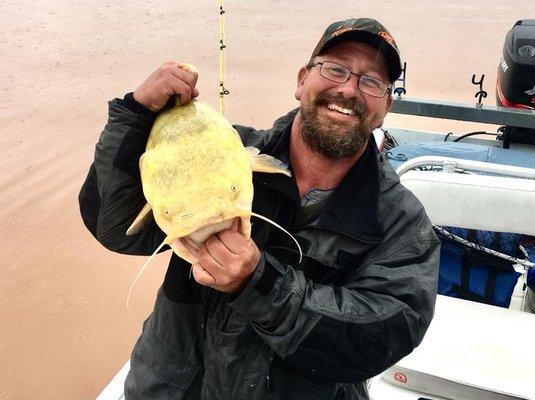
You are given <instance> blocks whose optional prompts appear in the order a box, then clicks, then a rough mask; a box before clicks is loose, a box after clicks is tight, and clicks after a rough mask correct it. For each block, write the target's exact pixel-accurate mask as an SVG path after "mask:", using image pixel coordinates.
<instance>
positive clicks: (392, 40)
mask: <svg viewBox="0 0 535 400" xmlns="http://www.w3.org/2000/svg"><path fill="white" fill-rule="evenodd" d="M377 34H378V35H379V36H381V37H382V38H383V39H384V40H386V41H387V42H388V43H390V44H391V45H392V46H394V39H393V38H392V36H390V35H389V34H388V32H385V31H379V32H378V33H377Z"/></svg>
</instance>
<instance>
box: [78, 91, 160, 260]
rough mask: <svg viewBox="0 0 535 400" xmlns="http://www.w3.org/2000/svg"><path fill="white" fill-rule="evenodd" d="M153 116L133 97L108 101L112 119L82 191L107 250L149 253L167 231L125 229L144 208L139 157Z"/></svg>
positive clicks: (83, 206) (92, 226)
mask: <svg viewBox="0 0 535 400" xmlns="http://www.w3.org/2000/svg"><path fill="white" fill-rule="evenodd" d="M153 121H154V114H153V113H151V112H150V111H149V110H146V109H145V110H143V109H142V106H141V105H139V104H137V103H135V101H134V100H133V98H132V97H131V94H130V95H127V96H125V99H124V100H122V99H115V100H112V101H110V102H109V115H108V123H107V124H106V126H105V128H104V131H103V132H102V134H101V136H100V139H99V141H98V143H97V145H96V147H95V160H94V163H93V164H92V166H91V168H90V170H89V174H88V176H87V178H86V181H85V182H84V185H83V187H82V190H81V191H80V195H79V204H80V212H81V214H82V218H83V220H84V223H85V224H86V226H87V227H88V228H89V230H90V231H91V233H92V234H93V235H94V236H95V237H96V239H97V240H98V241H99V242H100V243H102V244H103V245H104V246H105V247H106V248H108V249H110V250H112V251H115V252H119V253H125V254H134V255H148V254H151V253H152V252H153V251H154V250H155V249H156V248H157V246H158V245H159V244H160V243H161V242H162V241H163V239H164V237H165V234H164V233H163V232H162V231H161V230H160V229H159V228H158V226H157V225H156V223H155V222H154V221H152V222H151V223H150V224H149V225H148V226H146V227H145V228H144V229H142V230H141V231H140V232H139V233H138V234H136V235H133V236H126V230H127V229H128V227H129V226H130V224H131V223H132V222H133V221H134V219H135V217H136V216H137V214H138V213H139V212H140V211H141V209H142V208H143V206H144V205H145V203H146V201H145V198H144V197H143V191H142V187H141V179H140V174H139V157H140V156H141V155H142V154H143V152H144V151H145V146H146V143H147V139H148V135H149V132H150V128H151V127H152V123H153Z"/></svg>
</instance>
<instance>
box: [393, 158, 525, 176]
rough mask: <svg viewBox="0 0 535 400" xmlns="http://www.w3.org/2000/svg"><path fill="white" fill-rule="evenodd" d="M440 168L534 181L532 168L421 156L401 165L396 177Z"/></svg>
mask: <svg viewBox="0 0 535 400" xmlns="http://www.w3.org/2000/svg"><path fill="white" fill-rule="evenodd" d="M426 165H437V166H441V167H442V168H443V170H444V171H445V172H454V171H455V169H457V168H460V169H467V170H470V171H479V172H485V173H490V174H497V175H501V176H510V177H515V178H524V179H535V169H534V168H523V167H515V166H513V165H502V164H492V163H487V162H482V161H473V160H463V159H460V158H451V157H440V156H422V157H415V158H413V159H411V160H409V161H407V162H405V163H403V164H402V165H401V166H400V167H399V168H398V169H397V170H396V173H397V174H398V175H402V174H404V173H405V172H407V171H410V170H411V169H414V168H418V167H422V166H426Z"/></svg>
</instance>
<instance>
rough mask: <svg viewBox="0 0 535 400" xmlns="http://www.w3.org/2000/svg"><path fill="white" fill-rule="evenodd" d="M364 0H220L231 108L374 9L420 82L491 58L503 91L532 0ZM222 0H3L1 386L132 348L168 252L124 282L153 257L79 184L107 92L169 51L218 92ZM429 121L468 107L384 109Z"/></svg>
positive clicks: (445, 96)
mask: <svg viewBox="0 0 535 400" xmlns="http://www.w3.org/2000/svg"><path fill="white" fill-rule="evenodd" d="M514 3H515V4H514V7H512V6H511V5H510V4H511V2H508V1H497V0H479V1H464V0H462V1H461V0H454V1H449V2H443V1H437V0H432V1H427V2H420V1H415V0H410V1H406V2H403V3H400V2H397V1H382V2H375V1H371V0H364V1H360V2H358V3H355V2H349V1H343V0H332V1H326V2H310V1H293V2H285V1H282V0H278V1H277V0H270V1H264V0H261V1H255V2H252V1H247V2H244V1H239V2H238V1H232V0H231V1H226V2H225V8H226V10H227V14H226V42H227V60H228V61H227V78H226V87H227V88H228V89H229V90H230V93H231V94H230V96H229V97H228V98H227V108H228V118H229V119H230V120H231V121H232V122H237V123H238V122H239V123H241V124H249V125H253V126H256V127H268V126H269V125H270V123H271V122H272V121H273V119H274V118H276V117H277V116H279V115H281V114H283V113H285V112H286V111H287V110H289V109H290V108H293V107H295V106H296V102H295V100H294V98H293V92H294V90H295V86H296V75H297V70H298V68H299V67H300V66H301V65H304V64H305V63H306V61H307V60H308V56H309V53H310V51H311V50H312V49H313V47H314V46H315V44H316V42H317V40H318V39H319V36H320V34H321V32H322V30H323V29H324V27H325V26H326V25H327V24H328V23H330V22H331V21H333V20H337V19H342V18H346V17H349V16H373V17H376V18H377V19H379V20H380V21H382V22H383V23H384V24H385V25H386V26H387V27H388V28H389V29H390V30H391V33H392V34H393V36H394V37H395V38H396V40H397V42H398V45H399V47H400V48H401V49H402V54H403V58H404V59H405V60H406V61H408V65H409V68H408V71H409V76H408V80H407V83H408V85H409V87H408V94H409V95H410V96H411V97H427V98H439V99H442V100H452V101H465V102H472V101H474V99H473V97H474V94H475V92H476V90H475V89H474V87H473V86H472V85H471V84H470V79H471V76H472V74H473V73H476V74H483V73H484V74H485V75H486V79H485V88H486V90H487V91H488V92H489V98H488V99H487V100H486V104H494V98H493V93H494V82H495V79H496V68H497V65H498V60H499V57H500V54H501V48H502V46H503V40H504V36H505V33H506V32H507V31H508V30H509V29H510V27H511V26H512V24H513V23H514V22H515V21H516V20H517V19H520V18H523V17H524V18H526V17H533V2H532V0H519V1H515V2H514ZM218 7H219V5H218V3H217V2H216V1H207V0H201V1H198V0H196V1H193V0H185V1H180V2H171V3H170V2H163V1H156V0H148V1H143V2H140V1H135V2H131V1H130V2H127V1H125V0H120V1H113V2H112V1H97V2H88V1H81V2H68V1H65V0H56V1H51V0H33V1H28V0H22V1H14V0H7V1H3V2H1V3H0V12H1V14H2V26H1V28H0V30H1V35H0V52H1V54H2V58H1V60H0V68H1V69H0V72H1V75H2V82H1V84H0V93H1V94H2V96H0V129H1V135H0V193H1V196H0V226H1V229H0V243H1V247H0V248H1V251H0V255H1V260H2V263H1V265H0V315H1V316H2V318H0V400H12V399H67V398H69V399H92V398H95V397H96V396H97V394H98V393H99V392H100V391H101V390H102V388H103V387H104V386H105V385H106V383H107V382H108V381H109V380H110V379H111V377H112V376H113V375H114V374H115V373H116V372H117V370H118V369H119V368H120V366H121V365H122V364H123V363H124V362H125V361H126V359H127V358H128V357H129V354H130V351H131V348H132V345H133V343H134V341H135V340H136V338H137V336H138V335H139V332H140V329H141V323H142V321H143V320H144V319H145V318H146V316H147V315H148V313H149V312H150V310H151V307H152V303H153V300H154V296H155V293H156V290H157V288H158V286H159V284H160V282H161V280H162V277H163V274H164V273H165V266H166V261H167V258H168V255H166V254H163V255H160V256H159V257H158V258H157V259H156V261H155V262H154V263H153V265H152V266H151V267H150V268H149V269H148V270H147V272H146V273H145V275H144V276H143V277H142V278H141V280H140V281H139V282H138V285H137V287H136V289H135V291H134V293H133V297H132V301H131V309H132V310H131V311H130V312H127V311H126V295H127V293H128V287H129V285H130V283H131V281H132V279H133V278H134V276H135V274H136V272H137V269H138V268H139V267H140V266H141V264H142V263H143V260H144V258H142V257H133V256H123V255H119V254H114V253H111V252H109V251H108V250H106V249H104V248H103V247H102V246H100V245H99V244H98V243H97V242H96V241H95V240H94V239H93V238H92V237H91V235H90V234H89V233H88V231H87V230H86V229H85V228H84V226H83V224H82V222H81V219H80V217H79V213H78V205H77V194H78V190H79V188H80V186H81V184H82V181H83V178H84V176H85V173H86V171H87V169H88V167H89V164H90V162H91V159H92V154H93V149H94V144H95V142H96V141H97V139H98V135H99V132H100V130H101V129H102V126H103V125H104V123H105V121H106V115H107V110H106V102H107V101H108V100H109V99H111V98H113V97H116V96H122V95H123V94H124V93H125V92H127V91H131V90H134V89H135V88H136V86H137V85H138V84H139V83H140V82H141V81H142V80H143V79H144V78H145V77H146V76H148V74H149V73H150V72H151V71H152V70H153V69H155V68H156V67H157V66H158V65H159V64H161V63H162V62H164V61H166V60H169V59H174V60H177V61H187V62H191V63H194V64H196V65H197V67H198V69H199V70H200V72H201V76H200V79H199V88H200V91H201V98H202V99H203V100H205V101H207V102H209V103H211V104H212V105H213V106H215V107H217V104H218V64H217V63H218V53H217V49H218V46H217V44H218V29H219V26H218V20H217V18H218V12H217V11H218ZM386 123H387V124H390V125H398V126H405V127H413V128H419V129H431V130H435V131H450V130H457V131H460V132H464V131H467V130H470V129H471V127H470V126H469V127H466V126H465V125H461V124H459V123H452V122H444V121H435V120H424V121H415V120H413V119H407V118H402V117H399V116H389V117H387V121H386Z"/></svg>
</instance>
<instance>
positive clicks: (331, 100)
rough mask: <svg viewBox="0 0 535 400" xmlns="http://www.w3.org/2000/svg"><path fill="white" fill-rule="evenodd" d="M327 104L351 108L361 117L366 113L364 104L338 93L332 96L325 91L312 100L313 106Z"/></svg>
mask: <svg viewBox="0 0 535 400" xmlns="http://www.w3.org/2000/svg"><path fill="white" fill-rule="evenodd" d="M327 104H336V105H337V106H339V107H342V108H347V109H348V110H352V111H354V112H355V114H356V115H357V116H359V117H363V116H364V115H365V114H366V105H365V104H363V103H359V102H357V101H356V100H354V99H347V98H345V97H343V96H342V95H340V94H337V95H335V96H333V95H330V94H327V93H321V94H320V95H318V97H316V99H315V100H314V105H315V106H322V105H327Z"/></svg>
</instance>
